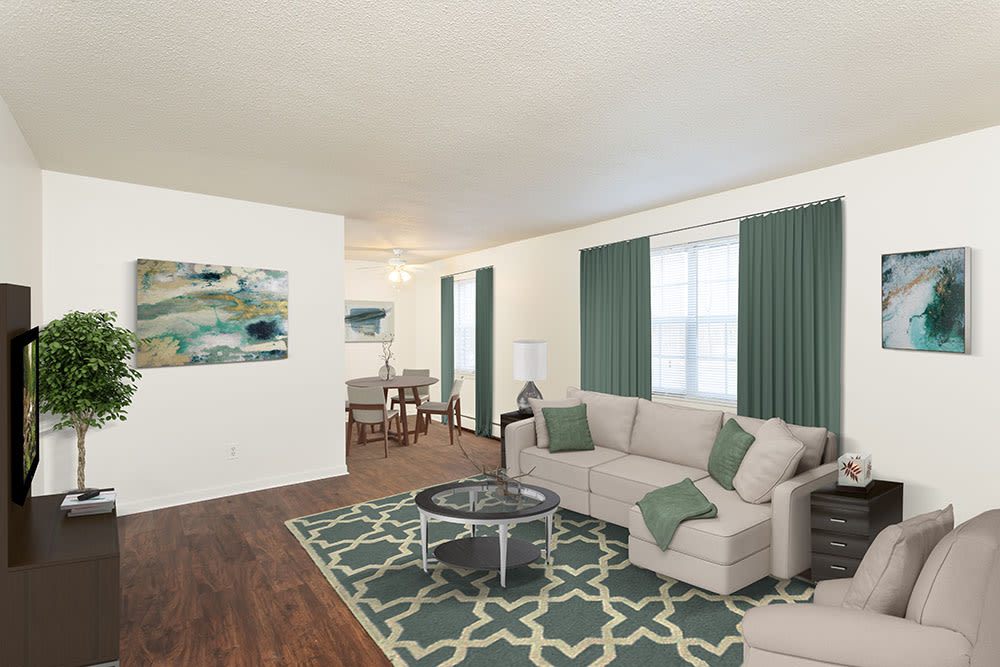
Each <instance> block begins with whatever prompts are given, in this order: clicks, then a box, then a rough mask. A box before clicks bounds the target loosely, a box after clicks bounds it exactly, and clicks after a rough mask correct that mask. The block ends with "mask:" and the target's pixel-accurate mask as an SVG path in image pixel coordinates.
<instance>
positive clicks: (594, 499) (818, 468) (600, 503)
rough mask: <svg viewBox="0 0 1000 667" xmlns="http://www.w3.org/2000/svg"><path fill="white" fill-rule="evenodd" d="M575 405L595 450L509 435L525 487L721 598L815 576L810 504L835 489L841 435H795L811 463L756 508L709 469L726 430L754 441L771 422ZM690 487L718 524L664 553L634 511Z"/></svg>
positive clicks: (590, 397) (636, 403)
mask: <svg viewBox="0 0 1000 667" xmlns="http://www.w3.org/2000/svg"><path fill="white" fill-rule="evenodd" d="M569 395H570V397H576V398H579V399H580V400H581V401H582V402H583V403H586V405H587V418H588V422H589V425H590V430H591V436H592V438H593V440H594V445H595V447H594V449H593V450H592V451H571V452H558V453H552V452H550V451H549V450H548V448H547V447H539V446H538V439H537V437H536V426H535V419H526V420H524V421H520V422H516V423H514V424H511V425H509V426H507V430H506V434H505V442H506V448H507V452H506V455H507V466H508V469H509V470H510V472H511V473H513V474H521V473H523V472H527V471H532V473H531V474H530V475H528V476H527V477H525V478H523V479H524V481H525V482H527V483H529V484H537V485H539V486H543V487H546V488H549V489H552V490H553V491H555V492H557V493H558V494H559V496H560V498H561V499H562V503H561V504H562V506H563V507H565V508H567V509H570V510H573V511H575V512H579V513H581V514H587V515H589V516H593V517H596V518H599V519H603V520H605V521H608V522H610V523H614V524H617V525H619V526H623V527H626V528H628V529H629V559H630V560H631V561H632V562H633V563H634V564H636V565H639V566H641V567H645V568H648V569H651V570H654V571H656V572H659V573H661V574H665V575H667V576H670V577H673V578H675V579H679V580H681V581H685V582H687V583H690V584H694V585H696V586H699V587H701V588H705V589H708V590H710V591H714V592H716V593H721V594H728V593H732V592H734V591H736V590H739V589H740V588H743V587H744V586H747V585H748V584H751V583H753V582H755V581H757V580H759V579H761V578H762V577H765V576H767V575H768V574H773V575H774V576H776V577H781V578H787V577H791V576H793V575H795V574H798V573H800V572H802V571H803V570H806V569H808V568H809V565H810V543H809V540H810V527H809V494H810V493H811V492H812V491H813V490H815V489H817V488H820V487H822V486H825V485H827V484H830V483H832V482H834V481H835V480H836V474H837V472H836V471H837V468H836V463H834V462H832V461H834V459H836V456H837V440H836V436H835V435H834V434H832V433H828V432H827V430H826V429H822V428H807V427H800V426H793V425H789V428H790V430H791V431H792V433H793V435H795V437H796V438H797V439H799V440H801V441H802V442H803V444H805V445H806V451H805V454H804V455H803V458H802V461H801V463H800V464H799V468H798V470H797V472H796V474H795V476H794V477H793V478H792V479H790V480H788V481H786V482H783V483H781V484H779V485H778V486H777V487H775V489H774V493H773V497H772V499H771V502H768V503H764V504H759V505H755V504H751V503H747V502H744V501H743V500H742V499H741V498H740V496H739V494H738V493H737V492H736V491H728V490H726V489H724V488H723V487H722V486H720V485H719V484H718V483H717V482H716V481H715V480H714V479H712V478H711V477H709V474H708V471H707V468H708V458H709V454H710V453H711V451H712V445H713V444H714V442H715V438H716V436H717V435H718V433H719V430H720V429H721V428H722V425H723V424H724V423H725V421H726V420H728V419H730V418H735V419H736V420H737V422H738V423H739V424H740V426H742V427H743V429H744V430H746V431H747V432H748V433H751V434H754V433H755V432H756V431H757V429H759V428H760V426H761V425H762V424H763V423H764V422H763V421H761V420H758V419H751V418H747V417H737V416H736V415H731V414H728V413H724V412H723V411H721V410H699V409H693V408H681V407H675V406H671V405H665V404H661V403H653V402H651V401H647V400H642V399H637V398H627V397H622V396H612V395H609V394H600V393H597V392H587V391H580V390H575V389H570V391H569ZM532 469H533V470H532ZM685 477H689V478H691V480H692V481H693V482H694V483H695V486H697V487H698V488H699V489H700V490H701V492H702V493H704V494H705V496H706V497H707V498H708V499H709V500H710V501H711V502H713V503H714V504H715V505H716V507H718V510H719V513H718V516H717V517H716V518H714V519H698V520H692V521H686V522H684V523H682V524H681V526H680V527H679V528H678V529H677V532H676V533H675V535H674V538H673V541H672V542H671V544H670V548H668V549H667V551H665V552H664V551H660V549H659V548H658V547H657V546H656V542H655V540H654V539H653V537H652V535H650V534H649V531H648V530H647V529H646V525H645V522H644V521H643V519H642V515H641V513H640V512H639V510H638V508H637V507H636V505H635V503H636V502H637V501H638V500H640V499H641V498H642V497H643V496H644V495H645V494H646V493H648V492H649V491H653V490H654V489H658V488H661V487H664V486H668V485H670V484H675V483H677V482H680V481H682V480H683V479H684V478H685Z"/></svg>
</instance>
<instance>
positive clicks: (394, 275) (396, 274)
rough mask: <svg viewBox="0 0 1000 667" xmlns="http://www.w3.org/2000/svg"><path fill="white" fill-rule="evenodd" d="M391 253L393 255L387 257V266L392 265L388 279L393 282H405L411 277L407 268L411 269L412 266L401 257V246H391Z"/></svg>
mask: <svg viewBox="0 0 1000 667" xmlns="http://www.w3.org/2000/svg"><path fill="white" fill-rule="evenodd" d="M392 254H393V256H392V257H390V258H389V266H391V267H392V271H390V272H389V280H390V281H392V282H394V283H398V282H404V283H405V282H407V281H408V280H409V279H410V278H411V277H412V276H411V275H410V271H407V269H410V270H412V269H413V267H412V266H410V265H409V264H407V263H406V260H405V259H403V250H402V248H393V249H392Z"/></svg>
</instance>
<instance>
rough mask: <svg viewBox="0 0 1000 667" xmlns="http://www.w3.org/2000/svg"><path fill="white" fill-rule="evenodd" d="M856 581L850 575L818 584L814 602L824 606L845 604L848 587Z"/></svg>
mask: <svg viewBox="0 0 1000 667" xmlns="http://www.w3.org/2000/svg"><path fill="white" fill-rule="evenodd" d="M852 581H854V580H853V579H851V578H850V577H848V578H847V579H827V580H826V581H821V582H819V583H818V584H816V592H815V593H813V604H818V605H823V606H824V607H839V606H840V605H842V604H844V599H845V598H846V597H847V589H849V588H850V587H851V582H852Z"/></svg>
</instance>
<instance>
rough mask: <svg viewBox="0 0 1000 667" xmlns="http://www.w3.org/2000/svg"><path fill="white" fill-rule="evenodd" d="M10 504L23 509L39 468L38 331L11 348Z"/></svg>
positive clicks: (19, 338)
mask: <svg viewBox="0 0 1000 667" xmlns="http://www.w3.org/2000/svg"><path fill="white" fill-rule="evenodd" d="M10 354H11V360H10V370H11V374H10V383H11V384H10V396H11V410H10V416H11V419H10V425H11V434H10V456H11V466H10V471H11V475H10V477H11V480H10V481H11V484H10V488H11V500H12V501H14V502H15V503H17V504H18V505H24V501H25V499H27V497H28V493H29V492H30V491H31V479H32V478H33V477H34V476H35V470H36V469H37V468H38V327H35V328H34V329H31V330H30V331H26V332H24V333H23V334H20V335H19V336H15V337H14V338H13V339H12V340H11V344H10Z"/></svg>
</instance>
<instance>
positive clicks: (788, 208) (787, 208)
mask: <svg viewBox="0 0 1000 667" xmlns="http://www.w3.org/2000/svg"><path fill="white" fill-rule="evenodd" d="M843 198H844V195H838V196H836V197H827V198H826V199H817V200H815V201H808V202H806V203H804V204H795V205H794V206H782V207H781V208H772V209H771V210H770V211H761V212H760V213H750V214H748V215H738V216H736V217H733V218H725V219H724V220H715V221H714V222H703V223H701V224H699V225H691V226H689V227H680V228H678V229H668V230H667V231H665V232H657V233H655V234H646V235H644V236H635V237H633V238H630V239H625V241H626V242H627V241H638V240H639V239H644V238H647V237H648V238H653V237H654V236H663V235H664V234H673V233H675V232H686V231H688V230H691V229H699V228H701V227H709V226H711V225H721V224H722V223H724V222H733V221H735V220H743V219H744V218H754V217H756V216H758V215H767V214H769V213H777V212H779V211H791V210H793V209H796V208H805V207H806V206H813V205H815V204H825V203H826V202H830V201H837V200H838V199H843ZM615 243H621V241H611V242H609V243H599V244H597V245H592V246H589V247H587V248H580V252H583V251H584V250H594V249H595V248H603V247H604V246H609V245H614V244H615Z"/></svg>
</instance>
